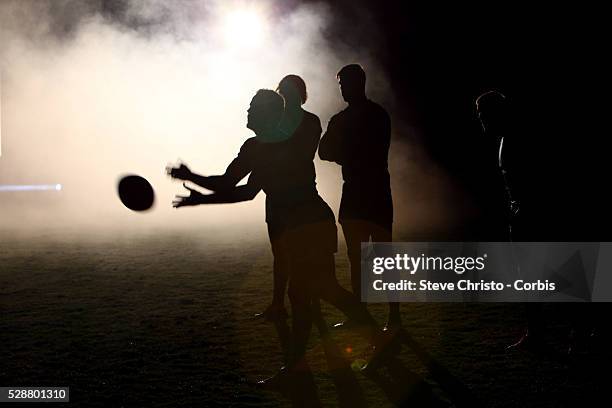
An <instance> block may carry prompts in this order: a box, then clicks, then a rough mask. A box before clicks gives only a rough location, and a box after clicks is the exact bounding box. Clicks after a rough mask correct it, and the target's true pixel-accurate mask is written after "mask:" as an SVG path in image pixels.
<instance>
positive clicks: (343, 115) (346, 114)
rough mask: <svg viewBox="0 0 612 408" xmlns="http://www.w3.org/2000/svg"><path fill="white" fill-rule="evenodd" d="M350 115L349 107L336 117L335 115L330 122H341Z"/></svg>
mask: <svg viewBox="0 0 612 408" xmlns="http://www.w3.org/2000/svg"><path fill="white" fill-rule="evenodd" d="M349 115H350V111H349V107H348V106H347V107H346V108H344V109H342V110H341V111H340V112H338V113H336V114H335V115H333V116H332V117H331V118H330V119H329V121H330V122H335V121H341V120H343V119H344V118H346V117H347V116H349Z"/></svg>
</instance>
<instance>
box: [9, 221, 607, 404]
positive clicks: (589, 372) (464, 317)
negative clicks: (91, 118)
mask: <svg viewBox="0 0 612 408" xmlns="http://www.w3.org/2000/svg"><path fill="white" fill-rule="evenodd" d="M337 275H338V277H339V279H340V281H341V283H342V284H343V285H345V287H348V286H349V285H348V268H347V259H346V253H345V251H344V244H343V243H341V251H340V252H339V254H338V256H337ZM271 287H272V276H271V254H270V251H269V247H268V244H267V240H266V236H265V234H264V232H263V229H262V230H261V231H259V230H257V231H255V232H247V233H245V232H241V231H229V232H226V233H217V232H215V231H206V232H190V233H184V232H183V233H179V232H160V233H158V234H155V235H154V234H117V235H103V236H99V237H97V238H96V239H92V238H87V237H82V236H80V235H79V234H57V233H53V232H50V233H47V234H42V233H41V234H37V235H35V236H34V235H21V236H19V235H14V234H10V233H8V232H7V233H2V234H1V235H0V344H1V346H2V352H1V353H0V386H70V398H71V402H70V403H69V404H67V405H69V406H83V407H158V406H159V407H174V406H180V407H194V406H197V407H211V406H252V407H255V406H264V407H277V406H291V399H290V398H288V397H287V396H283V395H281V394H277V393H273V392H269V391H263V390H259V389H257V388H256V387H254V385H253V383H254V382H255V381H256V380H258V379H261V378H264V377H266V376H268V375H271V374H273V373H275V371H276V370H277V369H278V368H279V367H280V366H281V364H282V350H281V347H280V344H279V339H278V333H277V331H276V329H275V327H274V326H273V325H272V324H269V323H264V322H262V321H258V320H254V319H252V318H251V316H252V315H253V314H254V313H256V312H259V311H261V310H263V308H264V307H265V306H266V305H267V303H268V301H269V300H270V297H271ZM370 310H371V311H372V313H373V314H374V316H375V317H376V318H377V320H378V321H379V322H381V323H383V322H384V320H385V317H386V316H385V314H386V306H385V305H371V306H370ZM545 311H546V312H547V314H546V315H547V319H548V320H549V330H548V339H549V340H550V342H551V347H552V348H553V350H554V351H556V352H558V355H559V356H561V355H562V352H563V351H564V350H565V349H566V347H567V334H568V324H567V322H566V320H567V319H565V317H564V316H565V314H564V308H563V307H561V306H556V307H552V306H550V305H549V306H547V307H546V309H545ZM523 313H524V309H523V307H522V306H521V305H517V304H404V305H402V315H403V320H404V324H405V328H406V329H407V331H408V333H409V334H410V335H411V336H412V339H413V340H414V343H413V344H411V345H405V346H404V347H403V349H402V352H401V354H400V355H399V358H398V359H397V360H395V361H393V362H392V363H390V364H389V365H388V366H387V367H385V368H383V369H381V370H380V372H379V374H378V375H377V376H369V377H366V376H364V375H363V374H361V373H354V372H353V371H351V370H350V369H349V368H347V367H346V366H344V365H343V364H341V363H338V361H337V360H334V359H333V358H331V357H330V355H329V354H326V352H328V353H329V351H330V350H331V349H333V348H338V349H340V350H347V348H348V347H350V348H352V349H353V350H354V351H353V353H352V354H349V353H348V352H347V351H343V355H344V356H345V357H347V359H349V360H350V358H351V357H352V356H353V355H355V354H356V353H357V351H358V350H359V349H360V348H361V347H362V346H363V344H362V342H360V341H357V337H356V335H355V334H354V333H350V332H348V333H346V332H340V333H336V332H332V338H333V341H325V342H322V341H321V338H320V336H319V334H318V332H317V330H316V329H314V330H313V335H312V336H311V344H310V349H309V352H308V359H309V363H310V365H311V369H312V373H313V377H314V386H312V387H310V388H308V390H307V391H306V393H307V394H308V395H306V396H303V398H298V401H293V402H294V404H295V405H299V404H297V403H296V402H302V403H303V405H307V404H309V403H311V402H312V403H314V402H317V401H318V402H320V403H321V405H323V406H339V405H340V406H346V407H356V406H369V407H385V406H394V405H400V406H458V407H460V406H471V407H475V406H486V407H561V406H579V405H580V406H590V405H591V404H590V403H589V401H595V400H594V398H597V397H599V396H603V395H605V393H604V391H605V387H607V386H608V383H609V379H610V375H609V374H608V368H607V367H609V358H610V353H609V352H608V353H604V354H601V353H600V354H597V356H596V358H592V357H584V358H582V359H580V360H579V361H574V362H571V361H567V360H565V359H562V358H559V357H558V356H557V357H555V356H554V355H551V356H545V357H542V356H535V355H531V354H529V353H526V352H513V353H508V352H506V351H505V346H506V345H508V344H510V343H512V342H513V341H514V340H516V339H517V338H518V336H519V335H520V333H521V331H522V328H523V324H524V322H523ZM324 314H325V318H326V320H327V321H328V323H329V324H330V325H331V324H332V323H334V322H336V321H338V320H341V318H342V316H341V315H340V314H339V312H337V311H335V310H333V309H332V308H331V307H329V306H327V305H325V307H324ZM336 357H337V356H336ZM340 361H341V360H340ZM60 405H61V404H60ZM599 405H601V404H599ZM604 405H605V404H604ZM20 406H23V405H20ZM54 406H55V405H54Z"/></svg>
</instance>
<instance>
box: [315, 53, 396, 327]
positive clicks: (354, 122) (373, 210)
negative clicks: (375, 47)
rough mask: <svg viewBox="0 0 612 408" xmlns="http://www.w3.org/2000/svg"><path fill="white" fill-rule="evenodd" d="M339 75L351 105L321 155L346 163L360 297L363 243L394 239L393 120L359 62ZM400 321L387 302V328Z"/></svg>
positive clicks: (336, 120)
mask: <svg viewBox="0 0 612 408" xmlns="http://www.w3.org/2000/svg"><path fill="white" fill-rule="evenodd" d="M337 77H338V81H339V83H340V91H341V92H342V97H343V98H344V100H345V101H346V102H347V103H348V107H347V108H346V109H344V110H343V111H342V112H340V113H338V114H336V115H334V116H333V117H332V118H331V120H330V121H329V124H328V125H327V131H326V132H325V134H324V135H323V138H322V139H321V142H320V143H319V157H320V158H321V159H322V160H328V161H333V162H336V163H338V164H339V165H340V166H342V178H343V179H344V185H343V187H342V200H341V202H340V215H339V221H340V224H341V225H342V231H343V232H344V238H345V240H346V245H347V250H348V256H349V260H350V263H351V285H352V288H353V293H355V295H357V297H359V298H361V277H360V274H361V242H367V241H370V239H371V240H372V241H373V242H390V241H391V239H392V234H391V230H392V224H393V202H392V199H391V185H390V180H389V170H388V160H387V159H388V155H389V144H390V142H391V119H390V118H389V114H388V113H387V111H385V109H384V108H383V107H381V106H380V105H378V104H377V103H375V102H372V101H371V100H369V99H368V98H367V97H366V93H365V84H366V75H365V72H364V70H363V68H361V66H359V65H357V64H351V65H347V66H345V67H344V68H342V69H341V70H340V71H339V72H338V75H337ZM348 323H349V322H344V323H341V324H338V325H336V326H337V327H341V326H346V325H349V324H348ZM400 325H401V321H400V314H399V304H398V303H389V320H388V322H387V327H388V328H397V327H399V326H400Z"/></svg>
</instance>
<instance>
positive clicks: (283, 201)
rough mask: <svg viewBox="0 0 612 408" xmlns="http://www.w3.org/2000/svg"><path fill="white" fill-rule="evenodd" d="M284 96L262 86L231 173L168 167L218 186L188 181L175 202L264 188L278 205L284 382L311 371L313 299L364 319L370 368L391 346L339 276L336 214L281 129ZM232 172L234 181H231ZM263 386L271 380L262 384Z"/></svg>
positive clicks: (236, 196) (236, 197) (215, 200)
mask: <svg viewBox="0 0 612 408" xmlns="http://www.w3.org/2000/svg"><path fill="white" fill-rule="evenodd" d="M283 105H284V101H283V98H282V96H280V95H279V94H278V93H276V92H274V91H271V90H265V89H264V90H259V91H258V92H257V94H256V95H255V96H254V97H253V99H252V101H251V104H250V107H249V109H248V119H247V127H248V128H249V129H251V130H253V131H254V132H255V137H251V138H249V139H247V140H246V141H245V142H244V144H243V145H242V147H241V148H240V152H239V154H238V157H237V158H236V159H234V161H233V162H232V164H231V165H230V167H229V168H228V172H229V173H230V175H229V176H228V175H227V172H226V175H222V176H212V177H205V176H200V175H195V174H193V173H191V172H190V171H189V170H188V169H187V168H186V166H184V165H181V166H180V167H177V168H172V169H169V173H170V175H171V176H172V177H175V178H180V179H186V178H188V179H189V180H191V181H194V182H197V184H198V185H200V186H202V187H204V188H207V189H211V190H215V192H214V193H213V194H207V195H204V194H201V193H199V192H198V191H196V190H194V189H191V188H189V187H187V186H185V187H186V188H187V189H188V190H189V191H190V195H189V196H177V197H176V200H175V201H174V202H173V205H174V206H175V207H183V206H193V205H200V204H221V203H235V202H241V201H248V200H252V199H253V198H255V196H256V195H257V193H258V192H259V191H260V190H264V192H265V193H266V196H267V197H268V198H269V203H268V205H269V206H270V208H274V219H275V220H278V221H279V223H280V224H279V227H280V228H281V231H280V232H279V233H280V234H282V236H283V240H284V242H285V244H286V245H287V251H288V252H287V254H288V257H289V300H290V302H291V311H292V314H293V319H292V347H293V350H292V352H291V353H290V356H289V358H288V360H289V361H288V367H286V368H285V369H281V371H280V372H279V374H278V375H276V376H274V377H272V378H271V379H269V380H268V383H270V384H271V386H275V384H280V383H281V381H280V380H279V379H283V378H287V374H291V375H293V374H295V373H298V372H304V371H308V365H307V363H306V361H305V358H304V357H305V352H306V344H307V341H308V337H309V335H310V330H311V327H312V312H311V300H312V298H313V297H318V298H321V299H323V300H325V301H327V302H329V303H331V304H333V305H334V306H336V307H337V308H338V309H340V310H341V311H342V312H344V313H345V314H346V315H347V316H349V317H350V318H351V319H354V320H355V321H358V322H360V323H362V324H363V328H364V329H365V331H364V334H365V335H366V336H367V337H368V338H369V340H370V341H371V344H372V345H373V346H372V350H373V351H374V354H373V356H372V360H370V363H369V365H375V363H376V362H379V361H381V357H382V356H384V355H386V354H387V353H382V352H381V351H384V350H390V348H383V347H382V344H383V342H384V341H388V339H389V337H387V336H383V335H382V331H380V330H378V327H377V325H376V322H375V321H374V319H373V318H372V316H370V314H369V313H368V312H367V310H366V309H365V307H364V306H363V305H362V304H361V303H360V302H359V301H358V300H357V299H356V298H355V297H354V296H353V295H352V294H351V293H350V292H348V291H346V290H345V289H343V288H342V287H341V286H340V285H339V284H338V281H337V280H336V277H335V260H334V253H335V252H336V250H337V229H336V223H335V219H334V215H333V212H332V211H331V209H330V208H329V206H328V205H327V204H326V203H325V201H323V199H322V198H321V197H320V196H319V194H318V192H317V189H316V186H315V174H314V173H311V172H304V171H303V169H304V167H305V165H306V164H308V163H311V161H312V160H311V153H309V152H308V151H302V150H300V149H299V148H294V146H293V144H292V143H285V142H290V141H291V140H290V139H287V137H286V135H284V134H282V132H280V131H279V124H280V120H281V118H282V115H283ZM234 172H236V174H239V175H240V174H245V173H250V176H249V179H248V182H247V184H245V185H242V186H235V185H232V183H233V181H234V179H235V177H237V176H236V175H235V174H234ZM228 177H229V182H228V181H227V180H226V178H228ZM262 385H266V384H265V382H264V384H262Z"/></svg>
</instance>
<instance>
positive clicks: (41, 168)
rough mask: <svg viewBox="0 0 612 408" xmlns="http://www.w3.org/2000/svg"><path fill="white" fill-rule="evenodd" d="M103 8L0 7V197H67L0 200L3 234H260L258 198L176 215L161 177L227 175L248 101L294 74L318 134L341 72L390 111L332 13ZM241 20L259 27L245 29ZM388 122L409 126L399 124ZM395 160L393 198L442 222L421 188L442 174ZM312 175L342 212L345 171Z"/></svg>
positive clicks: (370, 67) (404, 150)
mask: <svg viewBox="0 0 612 408" xmlns="http://www.w3.org/2000/svg"><path fill="white" fill-rule="evenodd" d="M101 4H102V3H101V2H98V1H92V2H75V1H68V0H58V1H42V0H41V1H17V0H16V1H3V2H2V3H0V69H1V74H2V143H3V146H2V156H1V157H0V184H18V183H23V184H39V183H40V184H55V183H60V184H62V186H63V190H62V191H61V192H45V193H3V194H2V195H0V211H1V213H0V227H7V226H17V227H19V228H25V227H28V226H32V227H35V228H43V227H50V226H58V225H62V226H71V227H74V228H83V229H85V230H87V229H92V231H93V230H97V229H98V228H101V227H104V228H106V227H113V228H140V227H143V228H149V227H168V228H171V227H176V226H185V225H191V226H196V227H197V226H200V225H202V226H205V225H211V224H215V223H220V222H224V223H233V224H236V225H245V224H257V225H263V212H264V210H263V199H262V198H263V194H260V196H259V197H258V199H257V200H256V203H244V204H237V205H231V206H208V207H206V208H202V207H200V208H195V209H194V208H186V209H179V210H175V209H172V208H171V206H170V202H171V200H172V198H173V197H174V194H175V193H178V192H181V191H182V188H181V187H180V183H177V182H173V181H171V180H170V179H169V178H168V177H167V176H166V175H165V173H164V167H165V165H166V164H168V163H169V162H173V161H175V160H176V159H178V158H180V159H181V160H183V161H184V162H186V163H187V164H188V165H189V166H190V167H191V168H192V170H194V171H196V172H198V173H202V174H219V173H220V172H222V171H223V170H224V169H225V166H226V165H227V164H228V163H229V161H230V160H231V159H232V158H233V157H234V156H235V154H236V153H237V151H238V149H239V147H240V146H241V144H242V143H243V141H244V140H245V139H246V138H247V137H250V136H251V133H250V131H249V130H248V129H246V128H245V123H246V109H247V107H248V104H249V102H250V99H251V97H252V96H253V94H254V93H255V91H256V90H257V89H259V88H272V89H274V88H275V87H276V84H277V83H278V81H279V80H280V79H281V78H282V77H283V76H284V75H286V74H288V73H295V74H298V75H300V76H302V77H303V78H304V79H305V81H306V83H307V85H308V92H309V101H308V102H307V104H306V106H305V108H306V109H308V110H311V111H312V112H314V113H316V114H317V115H319V117H320V118H321V120H322V123H323V127H324V128H325V126H326V123H327V121H328V119H329V117H330V116H331V115H332V114H334V113H335V112H337V111H339V110H341V109H343V108H344V106H345V105H344V103H343V102H342V100H341V97H340V94H339V92H338V86H337V82H336V79H335V73H336V72H337V70H338V69H339V68H340V67H341V66H343V65H345V64H346V63H351V62H360V63H362V64H363V65H364V66H365V67H366V69H367V71H368V84H369V88H370V89H369V90H370V93H371V94H372V95H373V99H375V100H377V101H380V102H381V103H383V104H387V106H393V99H392V94H391V92H390V90H389V88H388V84H387V82H386V80H385V78H384V77H382V76H381V73H382V70H381V69H380V67H378V65H377V64H376V61H373V60H372V59H371V58H369V56H368V50H367V49H361V50H357V49H348V47H343V46H342V45H341V44H330V43H328V42H327V41H326V40H325V38H324V35H323V33H324V30H325V27H326V25H327V24H329V22H330V16H329V11H328V9H327V8H326V7H325V6H324V5H311V6H308V7H304V6H302V7H298V8H296V9H295V10H293V11H291V12H290V13H288V14H287V13H284V14H280V13H278V11H277V10H278V9H277V8H276V7H275V4H274V3H273V2H249V3H243V2H237V1H195V0H190V1H176V2H167V1H161V0H155V1H144V0H137V1H136V0H133V1H130V2H125V3H122V4H123V6H122V8H120V10H119V11H120V13H116V12H115V13H109V12H108V11H105V9H104V7H102V6H101ZM245 10H247V11H248V12H249V13H251V12H252V13H256V15H258V16H259V17H258V18H257V20H256V21H251V20H248V17H247V18H246V19H245V20H240V18H242V17H240V13H242V12H244V11H245ZM115 11H116V10H115ZM236 13H238V17H236ZM249 15H250V14H249ZM236 18H237V19H239V20H238V23H235V22H232V19H234V20H235V19H236ZM232 27H233V28H232ZM232 30H234V32H232ZM240 30H244V32H240ZM243 40H244V41H243ZM392 114H393V115H394V123H401V112H392ZM401 129H402V130H403V131H406V129H407V128H406V127H405V125H403V124H402V126H401ZM395 150H396V152H397V153H398V154H395V155H394V156H393V158H392V165H393V166H394V168H396V169H398V173H397V174H393V175H392V177H394V185H396V186H397V188H398V189H403V186H404V185H405V184H406V183H407V186H409V187H410V188H413V187H414V188H415V192H417V193H416V194H411V195H407V196H406V200H414V201H412V203H413V204H414V205H413V207H412V209H413V210H414V209H417V212H418V211H420V210H419V209H421V210H423V211H425V212H427V213H431V214H434V213H435V214H441V212H440V211H439V210H438V209H437V208H436V207H435V206H436V205H437V204H435V203H433V204H432V202H427V201H428V200H427V198H428V197H430V196H429V195H427V194H426V195H425V201H426V202H421V203H420V204H419V196H421V199H423V191H425V190H419V188H423V186H425V185H426V184H424V183H420V182H419V180H420V181H423V177H426V178H427V177H429V178H430V180H424V181H425V182H428V181H429V185H430V186H431V181H432V180H433V181H434V184H435V183H439V181H440V178H439V175H438V174H436V171H435V169H433V168H431V167H428V168H427V169H424V168H423V164H422V163H424V162H419V161H418V160H424V159H423V157H422V156H419V154H418V151H417V150H415V149H413V148H412V147H411V146H409V145H397V146H395ZM414 160H417V161H414ZM419 163H420V164H419ZM317 168H318V183H319V187H320V190H321V191H322V195H323V196H324V197H325V198H326V199H327V200H328V202H329V203H330V205H332V207H334V208H337V202H338V197H339V192H340V183H341V179H340V176H339V169H338V168H337V166H334V165H331V164H322V163H317ZM125 173H136V174H140V175H142V176H144V177H146V178H147V179H148V180H149V181H150V182H151V183H152V184H153V186H154V188H155V191H156V194H157V196H156V205H155V207H154V208H153V210H152V211H150V212H148V213H145V214H135V213H132V212H131V211H129V210H127V209H126V208H124V207H123V206H122V204H121V203H120V201H119V199H118V197H117V195H116V184H117V180H118V178H119V176H120V175H122V174H125ZM404 175H407V177H408V178H405V179H404ZM421 184H422V185H421ZM419 191H420V192H419ZM434 191H435V187H434ZM421 201H422V200H421ZM395 202H396V214H400V213H401V214H408V215H407V216H406V217H407V218H411V217H412V215H413V214H412V213H413V212H414V211H412V212H411V211H410V210H409V209H410V208H411V206H410V205H405V204H406V203H404V198H403V196H402V194H401V193H399V194H398V192H396V194H395ZM440 202H442V201H440ZM432 205H433V209H432ZM404 206H405V208H406V209H407V210H406V211H407V212H402V210H400V208H403V207H404ZM421 206H422V208H421ZM414 215H415V217H418V214H414ZM436 217H438V215H435V217H434V218H436ZM400 218H402V215H400Z"/></svg>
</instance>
